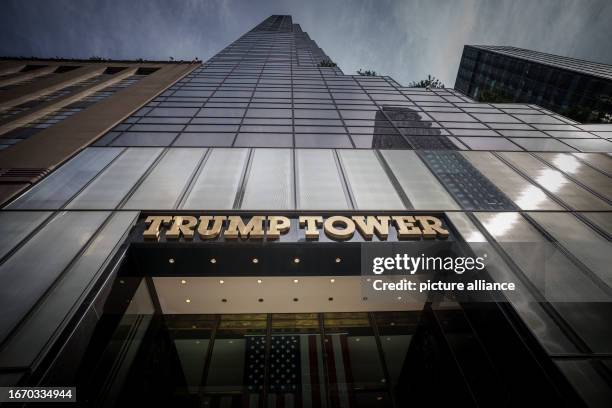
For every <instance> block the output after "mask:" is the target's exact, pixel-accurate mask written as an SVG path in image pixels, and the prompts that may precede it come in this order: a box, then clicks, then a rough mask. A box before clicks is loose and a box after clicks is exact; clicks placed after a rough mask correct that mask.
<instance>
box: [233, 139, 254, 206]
mask: <svg viewBox="0 0 612 408" xmlns="http://www.w3.org/2000/svg"><path fill="white" fill-rule="evenodd" d="M254 151H255V149H253V148H249V150H248V154H247V158H246V161H245V163H244V168H243V169H242V175H241V176H240V181H239V182H238V190H237V191H236V197H235V198H234V204H233V205H232V208H233V209H236V210H239V209H240V207H241V206H242V200H243V199H244V192H245V190H246V184H247V182H248V180H249V174H250V172H251V166H252V164H253V156H254V155H255V153H254Z"/></svg>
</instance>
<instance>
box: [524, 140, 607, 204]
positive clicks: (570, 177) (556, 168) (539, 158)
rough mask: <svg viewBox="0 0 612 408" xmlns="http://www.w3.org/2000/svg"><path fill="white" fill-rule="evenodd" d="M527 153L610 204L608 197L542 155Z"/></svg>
mask: <svg viewBox="0 0 612 408" xmlns="http://www.w3.org/2000/svg"><path fill="white" fill-rule="evenodd" d="M527 153H528V154H529V155H531V156H532V157H534V158H535V159H536V160H538V161H539V162H541V163H543V164H544V165H545V166H546V167H549V168H551V169H553V170H556V171H558V172H560V173H561V174H563V175H564V176H565V177H567V178H568V179H569V180H571V181H572V182H574V183H575V184H577V185H579V186H580V187H582V188H583V189H585V190H586V191H588V192H589V193H591V194H593V195H594V196H595V197H597V198H599V199H600V200H602V201H604V202H605V203H607V204H610V205H612V201H610V200H609V199H608V198H606V197H605V196H603V195H601V194H600V193H598V192H597V191H594V190H593V189H591V187H589V186H587V185H586V184H584V183H583V182H582V181H579V180H578V179H576V178H574V177H573V176H572V175H570V174H568V173H566V172H565V171H563V170H561V169H560V168H558V167H556V166H554V165H553V164H552V163H549V162H548V161H547V160H545V159H544V158H543V157H540V156H538V155H537V154H534V152H527ZM610 182H612V180H610Z"/></svg>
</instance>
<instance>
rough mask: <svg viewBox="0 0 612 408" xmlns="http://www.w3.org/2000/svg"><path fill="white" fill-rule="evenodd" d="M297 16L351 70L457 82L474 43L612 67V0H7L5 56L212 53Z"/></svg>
mask: <svg viewBox="0 0 612 408" xmlns="http://www.w3.org/2000/svg"><path fill="white" fill-rule="evenodd" d="M270 14H292V15H293V19H294V22H297V23H299V24H301V26H302V29H303V30H305V31H308V32H309V34H310V35H311V37H312V38H313V39H314V40H315V41H317V43H318V44H319V46H320V47H322V48H323V49H324V50H325V51H326V52H327V54H328V55H329V56H330V57H331V58H332V59H333V60H334V61H336V62H337V63H338V65H339V66H340V67H341V68H342V69H343V70H344V72H345V73H347V74H350V73H354V72H355V71H356V70H357V69H359V68H365V69H374V70H376V71H377V72H378V73H380V74H386V75H391V76H392V77H394V78H395V79H396V80H398V81H399V82H400V83H403V84H406V83H408V82H410V81H411V80H416V79H420V78H422V77H425V76H426V75H427V74H429V73H431V74H433V75H435V76H437V77H439V78H440V79H442V80H443V82H444V83H445V84H446V85H447V86H453V84H454V82H455V76H456V73H457V66H458V63H459V59H460V57H461V51H462V48H463V45H464V44H491V45H513V46H518V47H523V48H530V49H534V50H538V51H544V52H549V53H554V54H559V55H566V56H571V57H576V58H583V59H589V60H592V61H598V62H604V63H609V64H612V43H611V40H612V1H611V0H599V1H596V0H446V1H435V0H403V1H400V0H398V1H391V0H355V1H349V0H345V1H335V0H276V1H273V0H262V1H260V0H226V1H223V0H41V1H38V0H36V1H35V0H15V1H12V0H0V55H4V56H36V57H53V56H58V57H65V58H73V57H75V58H89V57H90V56H94V55H95V56H101V57H104V58H114V59H135V58H145V59H168V57H170V56H172V57H174V58H176V59H193V58H194V57H199V58H201V59H203V60H206V59H208V58H209V57H210V56H212V55H213V54H214V53H216V52H217V51H219V50H220V49H222V48H224V47H225V46H226V45H227V44H228V43H229V42H231V41H233V40H235V39H236V38H238V37H239V36H240V35H241V34H243V33H244V32H245V31H247V30H249V29H251V28H252V27H253V26H255V25H256V24H257V23H259V22H260V21H261V20H262V19H264V18H265V17H267V16H269V15H270Z"/></svg>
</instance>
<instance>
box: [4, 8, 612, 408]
mask: <svg viewBox="0 0 612 408" xmlns="http://www.w3.org/2000/svg"><path fill="white" fill-rule="evenodd" d="M13 63H14V62H13ZM75 64H76V63H75ZM111 65H112V64H111ZM103 66H106V65H103ZM168 67H169V68H166V72H167V74H166V76H164V77H160V76H157V77H154V76H153V75H155V74H154V73H153V74H151V76H150V77H149V78H144V79H139V81H138V82H137V83H136V84H132V85H130V86H128V87H127V88H125V89H123V90H121V91H119V92H117V94H115V95H113V96H110V97H108V98H107V99H105V101H103V102H98V104H103V103H106V104H105V105H104V106H103V108H99V110H96V106H98V107H99V106H101V105H98V104H94V105H93V106H90V107H87V106H85V107H84V108H83V110H82V111H78V112H74V114H73V115H72V116H71V117H70V118H69V119H65V120H63V121H61V122H60V123H59V124H55V125H51V126H50V127H49V128H48V129H47V130H45V131H43V132H40V133H37V134H34V135H32V136H30V137H29V138H27V140H25V141H21V142H19V143H14V144H13V145H11V146H9V147H7V148H5V149H4V150H3V152H2V153H0V168H2V169H16V168H18V167H17V166H18V165H19V164H20V163H21V160H25V159H27V158H29V157H30V155H32V157H34V156H33V155H34V154H35V155H36V157H40V158H43V159H44V158H48V157H51V158H50V159H49V160H48V161H47V162H44V163H45V165H40V166H39V167H40V168H45V166H47V167H46V169H47V170H46V171H45V172H43V174H40V175H39V177H40V181H39V180H32V181H31V183H32V184H33V185H32V186H26V185H23V186H20V187H19V188H18V189H16V190H11V191H18V190H19V191H20V192H19V193H17V195H16V196H13V197H12V198H10V199H9V201H8V202H7V203H6V204H5V206H4V207H3V209H2V211H1V212H0V231H1V232H2V234H0V282H1V285H0V316H1V318H0V339H1V340H0V341H1V343H0V380H1V381H2V385H5V384H6V385H16V384H18V385H21V386H26V385H38V386H76V387H77V388H76V395H77V399H78V401H79V402H81V403H82V404H91V405H94V404H98V405H108V406H112V405H121V406H123V405H144V404H154V403H156V404H160V403H164V404H167V405H172V406H229V405H231V406H235V405H243V406H265V405H271V404H273V405H276V406H296V407H298V406H312V407H322V406H324V407H338V406H342V407H351V406H359V407H361V406H364V407H370V406H371V407H379V406H380V407H402V406H406V405H408V403H413V404H415V405H424V404H426V403H430V404H433V405H434V406H435V405H439V404H441V403H451V402H452V403H455V404H459V405H467V406H470V405H472V406H492V405H526V404H542V405H545V404H546V405H550V404H560V405H563V404H569V405H580V404H586V405H593V406H595V405H597V404H606V403H607V402H609V401H610V399H611V396H612V390H611V388H610V370H611V369H612V367H611V366H610V360H609V354H610V353H611V352H612V350H611V347H612V329H611V327H612V326H610V324H609V315H610V311H612V309H611V306H612V304H611V303H610V294H611V291H612V289H611V288H610V285H611V284H612V276H611V275H610V271H609V264H610V261H611V253H612V251H610V249H612V244H611V243H610V237H611V235H612V216H611V213H610V210H611V209H612V205H611V204H612V184H611V183H610V177H611V175H612V161H611V160H612V159H611V158H610V157H609V155H606V154H604V153H599V152H611V151H612V150H611V148H610V142H609V141H608V140H607V139H608V135H609V128H607V127H602V128H601V129H600V128H594V127H592V126H590V125H589V126H585V125H582V124H580V123H578V122H575V121H572V120H570V119H568V118H566V117H563V116H561V115H558V114H554V113H551V112H549V111H547V110H545V109H543V108H541V107H539V106H537V105H531V104H509V103H505V104H490V103H478V102H475V101H473V100H472V99H470V98H469V97H467V96H464V95H462V94H461V93H459V92H457V91H454V90H452V89H419V88H407V87H403V86H401V85H400V84H398V83H397V82H395V81H394V80H393V79H392V78H390V77H387V76H358V75H356V76H353V75H345V74H344V73H343V72H342V71H341V69H340V68H339V67H337V66H336V64H335V63H334V62H333V59H332V58H331V57H329V56H327V55H326V54H325V53H324V52H323V50H321V49H320V48H319V47H318V46H317V44H316V43H315V42H314V41H313V40H312V39H311V38H310V36H309V35H308V34H307V33H306V32H304V31H302V29H301V28H300V26H299V25H297V24H294V23H293V22H292V19H291V17H290V16H280V15H275V16H271V17H269V18H267V19H266V20H264V21H263V22H262V23H261V24H259V25H257V26H256V27H255V28H253V29H252V30H251V31H249V32H247V33H246V34H245V35H243V36H242V37H240V38H239V39H238V40H237V41H235V42H233V43H232V44H230V45H229V46H228V47H227V48H225V49H224V50H222V51H221V52H219V53H218V54H217V55H215V56H214V57H212V58H211V59H210V60H208V61H206V62H204V63H202V64H191V63H189V64H169V65H168ZM22 69H23V68H22ZM105 69H106V68H105ZM26 72H29V71H26ZM26 72H24V73H23V74H25V73H26ZM101 72H103V71H101ZM137 72H138V71H136V73H137ZM11 75H12V74H11ZM147 79H150V80H149V81H148V82H145V81H147ZM42 80H45V79H42ZM162 81H166V82H162ZM35 83H36V82H33V84H35ZM70 85H73V84H70ZM139 85H140V86H141V87H140V88H136V87H138V86H139ZM21 86H29V85H17V87H16V88H15V89H16V90H17V89H20V88H19V87H21ZM87 86H90V85H87ZM136 91H138V92H136ZM70 94H72V91H70ZM0 96H1V95H0ZM112 98H114V99H112ZM115 104H117V108H116V109H117V110H118V112H114V111H113V109H114V108H115ZM34 108H35V107H33V108H28V107H24V109H25V110H24V111H23V112H25V113H23V112H21V113H19V114H21V115H24V114H27V112H28V110H27V109H34ZM11 109H14V107H11ZM95 115H98V116H95ZM9 123H10V120H9ZM15 128H16V127H13V129H15ZM54 129H56V131H54ZM44 132H46V133H44ZM58 151H59V153H58ZM62 155H63V156H62ZM36 163H38V162H36ZM47 163H52V164H47ZM11 171H13V172H14V171H15V170H11ZM24 184H25V183H24ZM370 241H371V243H370ZM384 242H387V243H388V244H387V245H384V244H381V243H384ZM400 249H401V251H405V253H406V254H409V255H411V256H414V257H419V256H424V254H430V253H435V254H439V253H444V254H447V255H449V258H451V259H459V258H458V256H459V257H460V258H461V259H465V257H466V255H474V256H475V255H482V256H483V257H484V258H486V259H487V260H486V271H484V272H482V274H479V275H477V276H478V277H479V278H482V282H491V283H504V282H506V283H507V282H511V283H513V284H515V285H516V286H517V287H518V289H517V290H516V291H515V292H512V293H502V294H501V295H500V296H501V298H498V297H493V298H491V296H490V295H489V294H487V293H485V294H483V297H482V298H478V299H477V300H475V299H474V298H472V297H471V295H469V297H468V298H467V299H466V298H463V297H462V296H460V295H458V294H454V293H450V292H447V293H442V292H436V291H434V290H425V291H424V293H421V294H419V293H412V292H408V291H402V292H399V291H393V292H388V293H384V294H382V295H381V294H376V293H373V292H371V288H372V285H373V281H374V280H376V279H379V278H377V277H376V275H373V274H372V271H371V270H368V262H367V259H369V258H367V256H368V254H369V253H370V251H375V252H376V251H398V250H400ZM538 251H540V252H538ZM376 253H378V252H376ZM389 253H391V252H389ZM364 268H365V269H364ZM464 275H465V276H468V275H470V274H469V273H467V272H466V273H465V274H464ZM423 276H425V278H428V277H430V275H423ZM453 276H454V275H453ZM475 276H476V275H470V278H474V277H475ZM431 278H432V279H433V276H431ZM479 282H480V280H479Z"/></svg>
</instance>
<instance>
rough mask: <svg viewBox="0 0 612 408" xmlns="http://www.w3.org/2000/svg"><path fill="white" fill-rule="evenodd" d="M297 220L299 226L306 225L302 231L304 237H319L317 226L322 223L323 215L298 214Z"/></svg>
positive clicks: (315, 238) (313, 238)
mask: <svg viewBox="0 0 612 408" xmlns="http://www.w3.org/2000/svg"><path fill="white" fill-rule="evenodd" d="M299 221H300V228H304V226H306V231H305V232H304V234H305V236H306V239H312V240H317V239H319V226H320V225H321V224H323V217H321V216H320V215H314V216H306V215H302V216H300V218H299Z"/></svg>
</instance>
